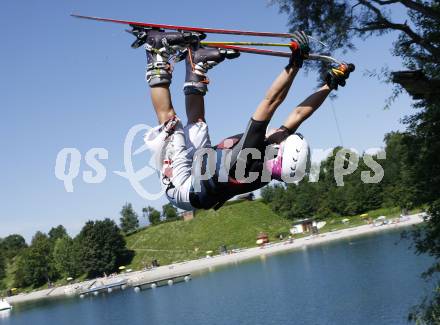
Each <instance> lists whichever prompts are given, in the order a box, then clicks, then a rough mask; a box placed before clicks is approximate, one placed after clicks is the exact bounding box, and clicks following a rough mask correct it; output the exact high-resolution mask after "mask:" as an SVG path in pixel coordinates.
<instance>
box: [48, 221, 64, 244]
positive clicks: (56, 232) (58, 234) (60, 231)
mask: <svg viewBox="0 0 440 325" xmlns="http://www.w3.org/2000/svg"><path fill="white" fill-rule="evenodd" d="M48 235H49V238H50V240H52V241H53V242H55V241H56V240H57V239H60V238H63V237H67V231H66V228H64V226H62V225H59V226H57V227H53V228H52V229H50V230H49V233H48Z"/></svg>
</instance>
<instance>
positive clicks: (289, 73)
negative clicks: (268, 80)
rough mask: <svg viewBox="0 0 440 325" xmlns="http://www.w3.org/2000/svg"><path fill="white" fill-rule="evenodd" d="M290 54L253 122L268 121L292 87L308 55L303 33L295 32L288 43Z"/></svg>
mask: <svg viewBox="0 0 440 325" xmlns="http://www.w3.org/2000/svg"><path fill="white" fill-rule="evenodd" d="M290 49H291V50H292V54H291V57H290V61H289V64H288V65H287V67H286V68H285V69H284V70H283V71H282V72H281V73H280V74H279V76H278V77H277V78H276V79H275V81H274V82H273V83H272V85H271V86H270V88H269V90H268V91H267V93H266V96H265V97H264V99H263V100H262V101H261V103H260V104H259V105H258V107H257V110H256V111H255V113H254V115H253V116H252V118H253V119H254V120H255V121H269V120H270V119H271V118H272V116H273V114H274V113H275V111H276V109H277V108H278V107H279V106H280V105H281V103H282V102H283V101H284V99H285V98H286V96H287V93H288V92H289V90H290V87H291V86H292V82H293V79H294V78H295V76H296V74H297V73H298V70H299V68H301V67H302V64H303V61H304V59H305V58H307V56H308V54H309V51H310V49H309V41H308V37H307V35H306V34H305V33H304V32H296V33H294V35H293V36H292V43H290Z"/></svg>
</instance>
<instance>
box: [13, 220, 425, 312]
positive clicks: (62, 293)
mask: <svg viewBox="0 0 440 325" xmlns="http://www.w3.org/2000/svg"><path fill="white" fill-rule="evenodd" d="M421 222H423V214H422V213H418V214H414V215H411V216H408V220H406V221H402V222H399V223H396V224H388V225H382V226H376V227H375V226H373V225H362V226H357V227H351V228H345V229H341V230H337V231H329V232H325V233H322V234H319V235H313V236H312V235H311V236H307V237H302V238H299V239H295V240H294V241H293V242H289V240H285V241H282V242H276V243H273V244H267V245H265V246H264V247H252V248H245V249H242V250H240V251H238V252H236V253H232V254H227V255H215V256H213V257H210V258H206V257H205V258H201V259H197V260H191V261H185V262H179V263H174V264H170V265H164V266H160V267H158V268H155V269H152V270H146V271H134V272H130V273H124V274H119V275H117V276H114V277H108V278H98V279H93V280H88V281H84V282H80V283H75V284H70V285H65V286H61V287H55V288H50V289H44V290H39V291H35V292H31V293H23V294H18V295H16V296H11V297H6V298H5V299H6V300H7V301H8V302H9V303H10V304H12V305H14V304H21V303H25V302H29V301H36V300H43V299H55V298H63V297H72V296H76V295H77V294H78V293H79V292H80V291H82V290H84V289H88V288H90V287H91V286H93V285H95V284H96V285H107V284H111V283H115V282H118V281H122V280H127V285H128V286H129V287H135V286H136V285H137V284H138V283H142V282H148V281H156V280H158V279H161V278H165V277H173V276H177V275H180V274H184V273H202V272H204V271H207V270H212V268H215V267H218V266H223V265H228V264H236V263H239V262H242V261H246V260H250V259H253V258H256V257H260V256H263V255H271V254H276V253H281V252H287V251H293V250H296V249H301V248H303V247H307V246H315V245H321V244H324V243H327V242H331V241H336V240H340V239H344V238H349V237H355V236H360V235H364V234H372V233H377V232H381V231H385V230H392V229H398V228H403V227H408V226H411V225H416V224H419V223H421Z"/></svg>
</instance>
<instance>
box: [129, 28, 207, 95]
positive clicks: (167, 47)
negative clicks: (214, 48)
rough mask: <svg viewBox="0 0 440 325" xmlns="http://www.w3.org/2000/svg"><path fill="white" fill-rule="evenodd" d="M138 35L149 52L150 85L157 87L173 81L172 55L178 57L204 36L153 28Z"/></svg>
mask: <svg viewBox="0 0 440 325" xmlns="http://www.w3.org/2000/svg"><path fill="white" fill-rule="evenodd" d="M137 37H138V40H137V41H136V42H140V43H144V47H145V50H146V53H147V73H146V78H147V82H148V84H149V85H150V87H155V86H160V85H169V84H170V83H171V77H172V66H171V63H170V62H169V61H170V59H171V57H172V56H173V55H176V58H177V59H178V58H179V57H180V54H181V53H182V52H185V50H186V48H187V47H189V46H191V45H192V44H198V42H199V41H200V39H201V38H203V34H200V33H194V32H182V33H180V32H164V31H161V30H154V29H153V30H147V31H144V33H143V34H141V35H139V36H137ZM136 42H135V43H136ZM176 61H177V60H176Z"/></svg>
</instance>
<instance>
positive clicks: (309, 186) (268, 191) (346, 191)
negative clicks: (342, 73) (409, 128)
mask: <svg viewBox="0 0 440 325" xmlns="http://www.w3.org/2000/svg"><path fill="white" fill-rule="evenodd" d="M407 136H408V135H405V134H402V133H399V132H392V133H389V134H387V135H386V136H385V144H386V147H385V149H384V153H385V155H383V154H382V155H381V154H380V153H379V156H383V157H384V159H379V157H378V154H376V155H368V154H364V155H363V156H362V157H359V155H358V154H357V153H356V152H353V151H350V150H348V149H344V150H341V149H343V148H341V147H337V148H335V149H334V150H332V152H331V153H330V154H329V155H328V157H327V158H326V159H325V160H324V161H323V162H321V164H320V170H319V175H318V176H319V177H318V179H313V177H312V176H311V175H310V173H309V174H308V175H307V176H306V177H305V178H304V179H303V180H302V181H301V182H299V183H297V184H295V183H294V184H289V185H287V186H285V185H283V184H281V183H280V184H275V185H272V186H268V187H266V188H264V189H262V191H261V195H262V198H263V200H264V201H265V202H266V203H268V204H269V206H270V207H271V208H272V210H274V211H275V212H276V213H278V214H279V215H281V216H283V217H285V218H288V219H301V218H309V217H315V218H318V219H326V218H330V217H335V216H353V215H357V214H361V213H364V212H367V211H370V210H375V209H378V208H382V207H396V206H400V207H401V208H404V209H411V208H414V207H417V206H420V205H422V204H424V203H426V202H428V201H429V199H428V198H427V197H426V195H425V193H424V192H421V191H420V190H418V188H417V186H416V184H417V183H416V182H415V181H416V180H415V179H414V178H415V174H414V173H413V169H414V168H413V167H412V166H411V163H410V162H409V161H408V159H407V158H408V148H407V142H406V137H407ZM341 153H342V154H341ZM341 155H342V157H343V158H344V159H345V160H344V161H343V165H342V166H338V162H336V159H338V156H339V158H340V157H341ZM385 157H386V158H385ZM353 161H354V162H355V163H356V165H357V168H356V169H355V170H354V171H353V172H351V173H346V175H344V176H343V177H342V176H340V177H339V178H338V177H337V176H335V175H338V171H340V170H338V169H343V170H347V171H349V168H350V166H349V165H350V164H354V163H353ZM366 161H375V162H376V163H377V164H379V165H380V166H381V168H382V170H380V169H379V171H377V170H376V171H372V170H371V168H370V167H369V166H368V165H367V164H366ZM357 162H358V164H357ZM355 167H356V166H354V167H352V168H353V169H354V168H355ZM365 172H367V173H368V174H371V175H374V174H375V173H376V174H381V175H379V178H381V179H380V181H378V182H377V183H376V182H372V183H368V182H366V181H365V179H364V176H363V175H362V173H365ZM371 175H370V176H369V177H371ZM376 176H377V175H376ZM315 177H316V176H315ZM379 178H378V179H377V180H379ZM341 185H343V186H341Z"/></svg>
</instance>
